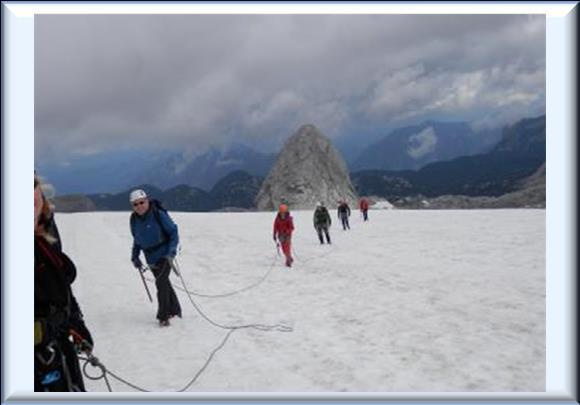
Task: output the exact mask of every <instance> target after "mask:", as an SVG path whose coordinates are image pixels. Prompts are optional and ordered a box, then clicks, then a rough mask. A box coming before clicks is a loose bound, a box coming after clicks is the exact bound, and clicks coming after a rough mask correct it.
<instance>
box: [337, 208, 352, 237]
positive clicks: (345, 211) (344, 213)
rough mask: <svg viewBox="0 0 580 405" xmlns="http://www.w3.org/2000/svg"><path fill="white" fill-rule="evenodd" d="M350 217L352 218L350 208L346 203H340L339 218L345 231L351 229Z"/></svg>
mask: <svg viewBox="0 0 580 405" xmlns="http://www.w3.org/2000/svg"><path fill="white" fill-rule="evenodd" d="M348 217H350V207H349V206H348V204H347V203H346V201H340V202H339V204H338V218H339V219H340V220H341V222H342V229H343V230H345V231H346V230H347V229H350V225H349V223H348Z"/></svg>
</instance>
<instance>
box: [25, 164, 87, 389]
mask: <svg viewBox="0 0 580 405" xmlns="http://www.w3.org/2000/svg"><path fill="white" fill-rule="evenodd" d="M53 220H54V218H53V212H52V207H51V205H50V203H49V202H48V201H47V200H46V199H45V198H44V195H43V193H42V189H41V184H40V179H39V178H38V177H37V176H36V175H35V176H34V391H36V392H66V391H77V392H78V391H81V392H82V391H86V390H85V385H84V382H83V376H82V372H81V368H80V365H79V358H78V353H81V352H85V353H87V354H90V353H91V352H92V350H93V345H94V343H93V338H92V336H91V333H90V332H89V330H88V329H87V327H86V325H85V322H84V319H83V314H82V312H81V310H80V307H79V305H78V302H77V300H76V298H75V296H74V295H73V291H72V288H71V284H72V283H73V281H74V280H75V278H76V274H77V271H76V267H75V265H74V263H73V262H72V261H71V259H70V258H69V257H68V256H67V255H66V254H64V253H63V252H62V251H61V249H60V246H59V240H58V239H57V238H56V237H55V236H54V235H53V234H52V233H51V226H52V225H51V224H52V221H53Z"/></svg>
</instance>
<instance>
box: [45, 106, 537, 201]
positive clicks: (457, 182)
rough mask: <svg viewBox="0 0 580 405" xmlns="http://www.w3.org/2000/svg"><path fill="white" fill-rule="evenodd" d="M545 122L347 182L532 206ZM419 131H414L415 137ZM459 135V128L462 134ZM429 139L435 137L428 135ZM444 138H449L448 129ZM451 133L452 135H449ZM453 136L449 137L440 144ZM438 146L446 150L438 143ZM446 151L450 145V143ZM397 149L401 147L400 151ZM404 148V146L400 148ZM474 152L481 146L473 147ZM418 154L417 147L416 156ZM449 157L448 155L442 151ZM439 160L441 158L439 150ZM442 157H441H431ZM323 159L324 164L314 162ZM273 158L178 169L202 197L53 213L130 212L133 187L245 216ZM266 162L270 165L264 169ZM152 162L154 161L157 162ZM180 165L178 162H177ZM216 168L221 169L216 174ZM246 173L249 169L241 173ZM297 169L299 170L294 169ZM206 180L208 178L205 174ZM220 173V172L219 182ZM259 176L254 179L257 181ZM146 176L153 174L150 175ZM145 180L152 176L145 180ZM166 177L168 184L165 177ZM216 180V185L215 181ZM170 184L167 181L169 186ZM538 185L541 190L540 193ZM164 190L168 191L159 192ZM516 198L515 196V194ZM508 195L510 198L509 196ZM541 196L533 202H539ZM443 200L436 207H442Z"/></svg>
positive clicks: (123, 195) (176, 189) (213, 157)
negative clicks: (506, 198)
mask: <svg viewBox="0 0 580 405" xmlns="http://www.w3.org/2000/svg"><path fill="white" fill-rule="evenodd" d="M545 121H546V117H545V115H544V116H541V117H537V118H527V119H523V120H521V121H519V122H518V123H516V124H514V125H512V126H508V127H505V128H504V129H503V131H502V133H501V139H499V141H498V142H496V144H495V145H493V146H492V147H489V146H486V147H485V148H484V150H486V151H485V153H480V154H474V155H467V156H459V157H455V158H452V159H449V160H446V161H436V162H432V163H428V164H426V165H425V166H423V167H421V168H420V169H418V170H376V169H375V170H360V171H355V172H353V171H351V173H350V178H351V180H352V183H353V185H354V187H355V189H356V192H357V193H358V194H359V195H367V196H375V197H380V198H385V199H388V200H389V201H396V200H401V201H402V199H408V198H411V197H413V196H424V197H427V198H437V197H440V196H446V195H461V196H471V197H475V196H482V197H490V198H492V197H493V198H495V197H499V196H503V195H506V194H510V193H516V194H517V198H515V197H514V198H515V199H513V201H516V202H513V201H512V200H510V201H512V202H510V204H520V203H521V204H524V205H525V204H526V198H528V197H529V198H532V197H530V196H531V195H532V194H533V198H532V199H533V200H534V201H536V202H535V203H534V206H538V204H539V203H537V200H538V198H540V199H541V196H542V192H543V195H544V197H543V198H544V200H545V169H544V175H543V177H542V176H541V175H536V177H535V179H536V180H535V181H534V183H533V184H534V187H533V190H534V191H533V193H530V192H526V193H521V191H522V190H523V189H524V188H525V186H524V185H523V183H522V182H524V179H527V178H529V177H530V176H532V175H533V174H534V173H537V172H538V170H539V168H540V167H541V166H542V165H543V164H544V165H545V160H546V122H545ZM428 124H429V123H425V125H427V126H426V127H424V129H423V130H420V129H419V130H420V132H419V133H421V131H422V132H423V133H425V131H427V132H428V133H430V131H431V129H429V128H432V129H433V128H438V131H439V133H440V134H441V133H443V132H442V131H443V129H441V128H448V129H449V128H455V129H456V130H458V129H459V128H461V127H463V126H462V125H457V126H456V125H443V126H441V125H440V124H441V123H430V124H429V125H428ZM418 128H421V126H417V127H415V129H414V130H417V129H418ZM463 128H464V129H465V127H463ZM406 131H407V132H405V131H403V130H401V132H399V133H400V134H407V139H410V138H409V137H412V136H413V135H409V134H411V132H410V131H411V130H410V129H408V130H406ZM433 132H434V133H437V131H436V130H435V129H433ZM447 133H448V134H450V133H451V134H453V133H454V132H453V131H451V130H449V131H448V132H447ZM456 133H458V132H456ZM454 136H460V135H448V136H447V139H448V140H449V139H453V138H454ZM439 144H440V145H441V144H445V143H444V142H439ZM449 144H451V143H449ZM468 144H469V143H465V142H464V143H460V146H458V147H457V148H455V149H454V152H449V151H448V152H446V153H451V154H454V153H458V151H460V150H466V149H465V148H467V147H468V146H469V145H468ZM401 145H402V144H401ZM407 146H408V144H407ZM480 147H483V146H482V145H480ZM421 148H422V147H421V146H420V145H419V144H417V145H416V148H415V149H421ZM449 150H451V149H449ZM439 153H443V152H442V151H439ZM438 156H443V155H438ZM179 159H180V158H177V157H176V155H174V156H169V157H168V156H165V159H164V162H165V163H166V166H163V165H161V166H159V165H158V166H156V170H157V173H156V176H157V177H156V178H157V179H158V180H157V181H159V182H161V181H162V179H163V178H164V176H168V173H170V172H171V171H172V170H175V169H176V168H177V166H176V164H177V161H178V160H179ZM320 159H323V157H320ZM274 161H275V156H274V155H272V156H268V155H264V154H259V153H258V152H255V151H253V150H251V149H250V148H236V149H230V150H229V151H225V152H219V151H216V150H214V151H210V152H208V153H207V154H204V155H202V156H200V157H198V158H196V159H193V160H192V161H190V162H189V163H187V164H186V165H183V166H182V169H180V170H181V173H182V174H183V173H190V175H191V176H194V174H195V173H198V172H199V173H201V174H196V175H195V176H196V178H197V179H200V181H201V179H202V177H203V176H202V174H205V176H206V181H207V182H206V183H204V184H213V186H212V187H211V188H209V189H208V190H209V191H206V190H204V189H203V188H201V187H197V186H192V185H191V184H186V183H183V184H175V185H172V186H170V187H169V188H168V189H165V190H162V188H163V186H159V183H157V184H153V183H147V182H143V183H134V184H142V186H133V185H130V186H127V187H126V188H124V189H123V190H122V191H119V192H116V193H92V194H86V193H83V194H82V195H81V194H79V195H75V196H71V195H67V196H62V197H59V198H58V201H57V207H58V210H59V211H85V210H95V209H96V210H113V211H117V210H122V211H125V210H129V209H130V206H129V203H128V195H129V192H130V191H131V190H132V189H134V188H136V187H141V188H144V189H145V190H146V191H147V192H148V193H149V194H150V195H151V196H152V197H153V198H158V199H160V200H161V201H163V203H164V205H166V206H167V208H168V209H171V210H176V211H214V210H232V209H238V210H239V209H241V210H251V209H255V206H256V205H255V204H256V196H257V194H258V191H259V190H260V187H261V186H262V183H263V181H264V177H265V176H264V175H260V173H266V174H267V173H269V171H270V169H271V168H272V167H273V166H274V165H273V162H274ZM269 162H270V163H269ZM158 163H159V161H158ZM182 163H183V161H182ZM235 167H243V168H246V169H247V168H251V170H253V173H250V172H248V171H247V170H243V169H242V170H240V169H235V170H230V169H231V168H235ZM219 168H223V171H222V169H219ZM248 170H250V169H248ZM297 170H298V169H297ZM212 173H213V174H212ZM219 173H225V174H224V175H223V176H221V177H220V178H217V177H219V175H218V174H219ZM256 173H258V175H256ZM150 175H152V174H151V173H150ZM144 178H149V179H152V177H144ZM165 178H167V177H165ZM216 178H217V179H216ZM169 183H170V182H169ZM542 186H543V191H542V189H541V187H542ZM165 187H166V188H167V186H165ZM518 193H519V194H518ZM514 195H515V194H514ZM538 196H540V197H538ZM442 201H443V200H440V201H439V203H441V204H443V203H444V202H442Z"/></svg>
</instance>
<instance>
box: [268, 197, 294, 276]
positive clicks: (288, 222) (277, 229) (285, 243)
mask: <svg viewBox="0 0 580 405" xmlns="http://www.w3.org/2000/svg"><path fill="white" fill-rule="evenodd" d="M292 231H294V222H293V221H292V216H291V215H290V213H289V212H288V206H287V205H286V204H281V205H280V208H279V209H278V215H276V219H275V220H274V235H273V237H274V242H276V243H278V241H279V242H280V245H282V252H284V256H286V266H288V267H292V262H293V261H294V259H293V258H292V253H291V242H292Z"/></svg>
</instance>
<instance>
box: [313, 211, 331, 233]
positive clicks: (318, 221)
mask: <svg viewBox="0 0 580 405" xmlns="http://www.w3.org/2000/svg"><path fill="white" fill-rule="evenodd" d="M313 222H314V228H317V229H318V228H329V227H330V225H331V224H332V221H331V219H330V214H329V213H328V210H327V209H326V207H322V206H320V207H316V210H314V218H313Z"/></svg>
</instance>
